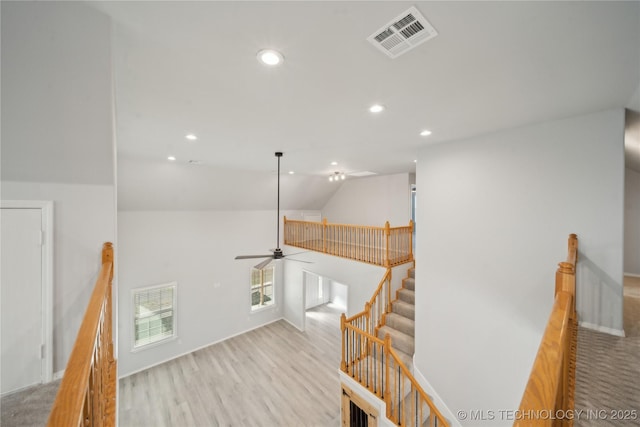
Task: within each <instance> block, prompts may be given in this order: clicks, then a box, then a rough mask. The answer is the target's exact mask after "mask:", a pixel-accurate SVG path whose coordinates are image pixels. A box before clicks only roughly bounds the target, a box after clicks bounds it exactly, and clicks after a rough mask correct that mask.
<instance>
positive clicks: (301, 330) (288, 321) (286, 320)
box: [278, 317, 304, 332]
mask: <svg viewBox="0 0 640 427" xmlns="http://www.w3.org/2000/svg"><path fill="white" fill-rule="evenodd" d="M278 320H280V319H278ZM282 320H284V321H285V322H287V323H288V324H290V325H291V326H293V327H294V328H296V329H297V330H299V331H300V332H304V329H300V328H299V327H298V325H294V324H293V323H291V321H290V320H289V319H287V318H286V317H283V318H282Z"/></svg>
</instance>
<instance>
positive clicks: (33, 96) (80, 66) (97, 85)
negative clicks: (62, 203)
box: [1, 1, 114, 185]
mask: <svg viewBox="0 0 640 427" xmlns="http://www.w3.org/2000/svg"><path fill="white" fill-rule="evenodd" d="M1 7H2V25H1V28H2V168H1V170H2V179H7V180H11V181H31V182H67V183H82V184H98V185H109V184H113V183H114V175H113V144H112V137H113V135H112V109H111V107H112V102H111V101H112V91H111V27H110V25H111V23H110V20H109V18H108V17H107V16H106V15H104V14H102V13H100V12H98V11H96V10H95V9H93V8H91V7H90V6H88V5H86V4H82V3H81V2H59V1H57V2H2V4H1Z"/></svg>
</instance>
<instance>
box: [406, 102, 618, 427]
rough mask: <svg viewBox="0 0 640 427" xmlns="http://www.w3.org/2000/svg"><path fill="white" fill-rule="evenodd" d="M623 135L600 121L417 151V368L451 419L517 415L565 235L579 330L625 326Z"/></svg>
mask: <svg viewBox="0 0 640 427" xmlns="http://www.w3.org/2000/svg"><path fill="white" fill-rule="evenodd" d="M623 131H624V112H623V111H622V110H615V111H605V112H601V113H597V114H591V115H587V116H582V117H576V118H570V119H566V120H561V121H555V122H547V123H542V124H538V125H533V126H527V127H522V128H518V129H513V130H507V131H503V132H498V133H495V134H491V135H485V136H481V137H476V138H472V139H468V140H464V141H458V142H450V143H443V144H438V145H432V146H430V147H427V148H425V149H423V150H422V151H421V152H420V154H419V157H418V166H417V168H418V169H417V178H418V182H417V186H418V189H419V190H418V191H419V195H420V196H419V198H418V211H417V215H418V221H417V222H418V223H419V224H420V228H419V229H418V234H419V235H418V237H417V260H416V266H417V269H416V281H417V283H419V286H417V289H416V306H417V307H418V310H417V311H416V354H415V362H416V366H417V367H418V369H419V370H420V371H421V372H423V373H424V374H425V375H426V377H427V380H428V381H429V383H430V385H431V386H433V389H435V390H436V391H437V393H438V394H439V395H440V396H441V397H442V399H443V400H444V401H445V402H446V403H447V405H448V406H449V408H451V410H452V411H453V413H456V411H458V410H465V411H470V410H474V409H475V410H479V409H484V410H495V411H498V410H501V409H514V408H517V406H518V404H519V402H520V399H521V396H522V392H523V391H524V386H525V384H526V381H527V377H528V375H529V372H530V367H531V366H532V363H533V359H534V357H535V354H536V351H537V347H538V345H539V342H540V338H541V336H542V333H543V330H544V327H545V325H546V321H547V318H548V315H549V313H550V309H551V306H552V302H553V292H554V272H555V269H556V265H557V263H558V262H559V261H562V260H564V259H565V257H566V239H567V236H568V234H569V233H572V232H575V233H577V234H578V237H579V239H580V255H579V256H580V262H579V271H578V281H579V283H578V290H577V292H578V315H579V316H580V319H581V320H583V321H584V320H587V321H589V322H591V323H593V324H594V325H597V326H601V327H605V328H610V329H611V330H621V329H622V285H621V282H622V244H623V243H622V222H623V211H622V209H623V171H624V166H623ZM421 236H424V237H421ZM479 390H481V391H482V392H479ZM511 423H512V420H493V421H491V422H490V423H487V424H486V425H499V424H504V425H507V424H509V425H510V424H511ZM463 424H465V425H482V423H480V422H478V421H473V422H472V421H470V420H466V422H464V423H463Z"/></svg>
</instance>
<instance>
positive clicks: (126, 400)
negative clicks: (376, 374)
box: [119, 306, 340, 427]
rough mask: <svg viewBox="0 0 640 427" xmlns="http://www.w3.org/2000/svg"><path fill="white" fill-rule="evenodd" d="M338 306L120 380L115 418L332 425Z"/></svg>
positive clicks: (336, 417) (123, 421) (133, 424)
mask: <svg viewBox="0 0 640 427" xmlns="http://www.w3.org/2000/svg"><path fill="white" fill-rule="evenodd" d="M339 316H340V311H338V310H334V309H331V308H329V307H327V306H320V307H318V308H315V309H312V310H310V311H309V312H308V313H307V320H306V331H305V332H300V331H298V330H297V329H296V328H295V327H293V326H291V325H290V324H289V323H287V322H285V321H284V320H279V321H277V322H275V323H271V324H269V325H267V326H264V327H261V328H259V329H255V330H253V331H250V332H248V333H246V334H243V335H239V336H237V337H234V338H231V339H229V340H226V341H223V342H221V343H218V344H215V345H212V346H209V347H207V348H204V349H201V350H198V351H196V352H194V353H191V354H188V355H186V356H182V357H180V358H177V359H174V360H172V361H170V362H167V363H164V364H162V365H159V366H156V367H153V368H150V369H148V370H145V371H143V372H140V373H137V374H134V375H131V376H129V377H126V378H123V379H121V380H120V398H119V404H120V414H119V425H120V426H122V427H142V426H154V427H160V426H180V427H183V426H185V427H186V426H199V427H200V426H202V427H205V426H206V427H208V426H269V427H272V426H310V427H313V426H338V425H339V423H340V382H339V375H338V368H339V366H340V317H339Z"/></svg>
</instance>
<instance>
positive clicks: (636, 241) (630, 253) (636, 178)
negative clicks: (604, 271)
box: [624, 168, 640, 275]
mask: <svg viewBox="0 0 640 427" xmlns="http://www.w3.org/2000/svg"><path fill="white" fill-rule="evenodd" d="M624 272H625V273H627V274H633V275H640V172H637V171H634V170H632V169H629V168H627V169H625V179H624Z"/></svg>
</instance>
